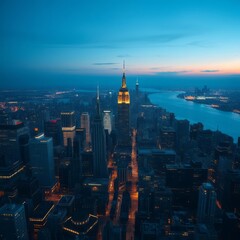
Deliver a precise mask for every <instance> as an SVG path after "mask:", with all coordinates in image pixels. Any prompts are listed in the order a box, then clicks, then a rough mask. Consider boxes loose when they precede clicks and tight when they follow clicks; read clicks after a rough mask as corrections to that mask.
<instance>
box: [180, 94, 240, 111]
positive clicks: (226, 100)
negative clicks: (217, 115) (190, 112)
mask: <svg viewBox="0 0 240 240" xmlns="http://www.w3.org/2000/svg"><path fill="white" fill-rule="evenodd" d="M177 97H178V98H181V99H184V100H185V101H191V102H194V103H197V104H204V105H207V106H209V107H211V108H215V109H217V110H220V111H224V112H232V113H237V114H240V93H239V94H238V95H237V96H236V94H231V93H229V94H227V95H204V96H196V95H194V94H192V93H187V92H185V93H181V94H179V95H178V96H177Z"/></svg>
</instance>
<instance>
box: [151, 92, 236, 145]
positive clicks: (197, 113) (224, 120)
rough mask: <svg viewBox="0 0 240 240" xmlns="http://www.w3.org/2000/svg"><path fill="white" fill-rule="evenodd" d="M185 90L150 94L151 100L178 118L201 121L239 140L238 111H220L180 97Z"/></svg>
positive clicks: (213, 129) (191, 121) (210, 127)
mask: <svg viewBox="0 0 240 240" xmlns="http://www.w3.org/2000/svg"><path fill="white" fill-rule="evenodd" d="M181 93H183V92H180V91H178V92H170V91H167V92H163V91H161V92H159V93H152V94H148V98H149V100H150V102H151V103H152V104H154V105H157V106H159V107H162V108H165V109H166V110H167V111H168V112H172V113H174V114H175V117H176V119H179V120H181V119H182V120H183V119H187V120H189V122H190V123H191V124H194V123H198V122H201V123H203V125H204V128H205V129H210V130H212V131H217V130H219V131H221V132H223V133H225V134H227V135H229V136H231V137H233V138H234V142H237V139H238V137H239V136H240V115H239V114H236V113H231V112H226V111H219V110H217V109H215V108H211V107H209V106H208V105H204V104H196V103H195V102H192V101H186V100H184V99H182V98H179V97H178V95H179V94H181Z"/></svg>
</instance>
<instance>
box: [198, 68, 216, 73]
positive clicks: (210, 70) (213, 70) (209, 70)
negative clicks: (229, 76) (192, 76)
mask: <svg viewBox="0 0 240 240" xmlns="http://www.w3.org/2000/svg"><path fill="white" fill-rule="evenodd" d="M201 72H203V73H215V72H220V71H219V70H215V69H206V70H202V71H201Z"/></svg>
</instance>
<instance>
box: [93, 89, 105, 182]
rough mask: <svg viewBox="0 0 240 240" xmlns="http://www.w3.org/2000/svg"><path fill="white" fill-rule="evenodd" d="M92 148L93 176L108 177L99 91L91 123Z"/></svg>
mask: <svg viewBox="0 0 240 240" xmlns="http://www.w3.org/2000/svg"><path fill="white" fill-rule="evenodd" d="M92 148H93V170H94V177H96V178H105V177H108V172H107V153H106V135H105V132H104V128H103V121H102V116H101V112H100V103H99V92H98V94H97V107H96V114H95V117H94V120H93V125H92Z"/></svg>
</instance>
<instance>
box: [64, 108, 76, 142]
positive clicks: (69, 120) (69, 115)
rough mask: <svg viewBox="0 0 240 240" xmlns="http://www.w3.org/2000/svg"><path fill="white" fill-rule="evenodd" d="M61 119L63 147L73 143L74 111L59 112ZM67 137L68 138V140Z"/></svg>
mask: <svg viewBox="0 0 240 240" xmlns="http://www.w3.org/2000/svg"><path fill="white" fill-rule="evenodd" d="M61 121H62V132H63V142H64V147H67V146H68V145H69V144H73V140H74V137H75V129H76V120H75V112H74V111H72V112H61ZM68 139H70V141H69V140H68ZM71 147H72V146H71Z"/></svg>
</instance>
